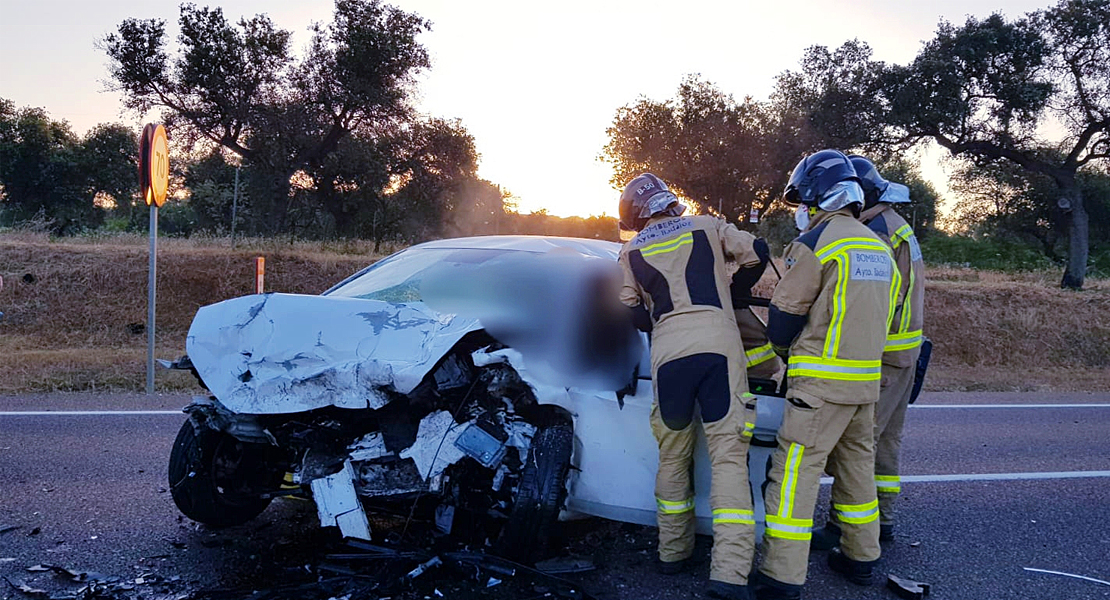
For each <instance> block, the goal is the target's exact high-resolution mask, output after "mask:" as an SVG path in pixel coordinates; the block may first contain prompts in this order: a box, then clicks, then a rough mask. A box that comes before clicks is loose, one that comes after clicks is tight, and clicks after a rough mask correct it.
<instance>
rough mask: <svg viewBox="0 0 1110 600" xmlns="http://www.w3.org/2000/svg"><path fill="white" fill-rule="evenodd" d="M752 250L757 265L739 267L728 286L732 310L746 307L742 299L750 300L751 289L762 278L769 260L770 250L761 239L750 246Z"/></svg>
mask: <svg viewBox="0 0 1110 600" xmlns="http://www.w3.org/2000/svg"><path fill="white" fill-rule="evenodd" d="M752 249H753V250H755V255H756V256H757V257H758V258H759V263H758V264H756V265H753V266H750V267H740V268H739V269H737V270H736V272H735V273H733V274H732V284H731V285H729V292H730V295H731V296H732V307H733V308H747V307H748V304H747V302H744V301H743V299H744V298H751V296H752V288H753V287H755V284H757V283H759V279H760V278H761V277H763V272H764V271H766V270H767V262H768V261H769V260H770V259H771V249H770V248H768V247H767V242H766V241H764V240H763V238H759V239H757V240H756V241H755V243H753V244H752Z"/></svg>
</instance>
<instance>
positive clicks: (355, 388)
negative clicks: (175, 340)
mask: <svg viewBox="0 0 1110 600" xmlns="http://www.w3.org/2000/svg"><path fill="white" fill-rule="evenodd" d="M477 329H481V324H480V323H478V321H477V320H474V319H462V318H458V317H455V316H454V315H441V314H439V313H435V312H432V311H431V310H429V309H428V308H427V307H425V306H424V305H423V304H420V303H413V304H390V303H388V302H380V301H377V300H360V299H356V298H338V297H328V296H308V295H299V294H263V295H253V296H243V297H241V298H233V299H231V300H225V301H223V302H220V303H217V304H212V305H209V306H205V307H203V308H201V309H200V310H199V311H197V315H196V317H195V318H194V319H193V324H192V326H190V327H189V336H188V338H186V342H185V348H186V352H187V353H188V355H189V358H190V359H192V361H193V365H194V366H195V367H196V369H197V372H198V373H200V375H201V377H202V378H203V379H204V383H205V384H206V385H207V386H208V389H209V390H211V392H212V394H213V395H215V396H216V397H217V398H219V400H220V402H221V403H222V404H223V405H224V406H225V407H227V408H228V409H230V410H231V411H233V412H236V413H244V414H284V413H297V412H304V411H309V410H313V409H317V408H322V407H325V406H338V407H340V408H381V407H382V406H385V404H386V403H388V402H389V398H388V397H387V396H386V395H384V394H383V393H382V392H381V391H379V390H380V389H381V388H388V389H391V390H393V391H395V392H398V393H401V394H406V393H408V392H411V391H412V389H413V388H415V387H416V386H417V384H419V383H420V380H421V379H423V378H424V376H425V375H427V374H428V371H429V370H431V369H432V367H433V366H435V364H436V362H437V361H439V359H440V358H442V357H443V355H444V354H446V353H447V352H448V351H449V350H450V349H451V347H452V346H454V345H455V343H456V342H458V341H459V340H460V339H462V337H463V336H464V335H466V334H467V333H468V332H471V331H474V330H477ZM247 373H249V375H247Z"/></svg>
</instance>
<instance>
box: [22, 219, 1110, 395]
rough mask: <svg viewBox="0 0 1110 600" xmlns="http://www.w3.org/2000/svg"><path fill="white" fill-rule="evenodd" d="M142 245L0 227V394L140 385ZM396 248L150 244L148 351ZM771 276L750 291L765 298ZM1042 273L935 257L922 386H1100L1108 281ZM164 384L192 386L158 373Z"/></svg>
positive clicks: (1107, 354) (1104, 382)
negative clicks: (152, 338) (218, 306)
mask: <svg viewBox="0 0 1110 600" xmlns="http://www.w3.org/2000/svg"><path fill="white" fill-rule="evenodd" d="M146 244H147V241H146V239H145V238H144V237H142V236H140V235H135V234H115V235H98V236H76V237H66V238H52V237H51V236H49V235H48V234H45V233H33V232H11V231H8V232H4V233H0V277H3V279H4V287H3V289H2V290H0V312H3V313H4V318H3V320H0V357H2V359H0V394H3V393H15V392H29V391H39V392H49V391H91V390H121V391H125V390H131V391H134V390H141V389H142V388H143V386H144V385H145V361H146V332H145V321H146V279H147V275H146V265H147V245H146ZM398 248H399V247H393V246H390V247H383V248H381V249H380V251H381V252H380V253H375V252H374V243H373V242H370V241H344V242H334V241H298V242H295V243H292V244H290V243H289V242H288V240H277V239H273V238H246V239H241V240H239V243H238V246H237V247H236V248H231V243H230V240H229V239H228V238H215V237H200V236H195V237H193V238H189V239H184V238H167V239H164V240H161V242H160V244H159V257H158V272H159V278H158V315H157V329H156V332H157V342H156V346H157V352H156V356H157V357H159V358H167V359H173V358H177V357H178V356H180V355H181V354H182V353H183V352H184V350H185V337H186V333H187V332H188V329H189V325H190V323H191V322H192V318H193V315H194V314H195V313H196V310H197V309H198V308H200V307H201V306H204V305H206V304H211V303H214V302H219V301H221V300H226V299H228V298H234V297H237V296H243V295H246V294H250V293H253V291H254V262H253V261H254V257H255V256H265V257H266V278H265V279H266V290H267V291H276V292H286V293H299V294H318V293H320V292H322V291H324V290H326V289H327V288H329V287H331V285H333V284H334V283H336V282H338V281H340V280H341V279H343V278H344V277H346V276H347V275H349V274H351V273H353V272H355V271H357V270H358V269H361V268H362V267H364V266H366V265H368V264H371V263H373V262H374V261H376V260H377V259H379V258H381V257H382V256H383V253H388V252H392V251H393V250H395V249H398ZM774 277H775V276H774V274H773V273H768V274H767V276H766V277H765V279H764V281H763V282H762V283H761V285H760V286H759V287H758V288H757V292H759V293H762V294H764V295H766V294H769V293H770V290H771V289H772V286H773V282H774ZM1055 279H1056V276H1055V275H1054V273H1053V271H1051V270H1038V269H1027V270H1021V271H1011V272H1003V271H991V270H981V269H972V268H967V267H953V266H933V267H930V269H929V286H928V288H927V294H926V303H927V306H926V309H927V311H928V313H927V314H928V317H927V320H926V326H925V333H926V335H928V336H929V337H931V338H932V339H933V341H934V343H935V344H936V350H935V354H934V364H933V367H932V369H931V370H930V375H929V379H928V381H927V384H926V385H927V389H931V390H1097V389H1107V388H1110V281H1108V280H1106V279H1092V280H1091V281H1089V282H1088V285H1087V286H1086V289H1085V290H1084V291H1083V292H1078V293H1077V292H1073V291H1068V290H1062V289H1060V288H1059V287H1058V285H1056V281H1055ZM157 387H158V389H159V390H161V391H187V390H192V391H197V392H198V393H199V392H200V391H201V390H200V388H198V387H197V386H196V384H195V382H194V380H193V378H192V376H191V375H189V374H187V373H183V372H169V371H164V370H159V372H158V375H157Z"/></svg>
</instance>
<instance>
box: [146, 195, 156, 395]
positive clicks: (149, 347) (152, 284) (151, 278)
mask: <svg viewBox="0 0 1110 600" xmlns="http://www.w3.org/2000/svg"><path fill="white" fill-rule="evenodd" d="M146 286H147V298H146V393H147V395H148V396H151V395H153V394H154V307H155V296H156V292H157V286H158V205H157V204H151V205H150V268H149V272H148V274H147V282H146Z"/></svg>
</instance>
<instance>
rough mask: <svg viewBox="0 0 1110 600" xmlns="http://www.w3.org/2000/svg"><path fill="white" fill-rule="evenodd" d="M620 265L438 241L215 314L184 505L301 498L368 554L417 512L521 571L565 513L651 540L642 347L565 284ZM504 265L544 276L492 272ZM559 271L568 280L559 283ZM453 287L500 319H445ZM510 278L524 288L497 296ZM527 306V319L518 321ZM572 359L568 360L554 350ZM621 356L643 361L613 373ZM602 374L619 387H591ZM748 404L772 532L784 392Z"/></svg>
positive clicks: (501, 242)
mask: <svg viewBox="0 0 1110 600" xmlns="http://www.w3.org/2000/svg"><path fill="white" fill-rule="evenodd" d="M619 250H620V246H619V244H616V243H611V242H603V241H596V240H583V239H571V238H556V237H531V236H490V237H474V238H463V239H450V240H440V241H435V242H429V243H425V244H420V245H417V246H413V247H411V248H408V249H406V250H403V251H401V252H398V253H396V254H394V255H392V256H390V257H388V258H385V259H383V260H380V261H378V262H377V263H375V264H373V265H371V266H370V267H368V268H366V269H364V270H363V271H361V272H359V273H356V274H355V275H352V276H351V277H349V278H347V279H346V280H344V281H343V282H341V283H339V284H338V285H336V286H335V287H333V288H331V289H330V290H328V291H326V292H324V293H323V294H322V295H320V296H308V295H293V294H277V293H274V294H264V295H253V296H245V297H242V298H235V299H232V300H227V301H224V302H220V303H218V304H214V305H211V306H206V307H204V308H201V309H200V310H199V311H198V312H197V315H196V317H195V319H194V321H193V324H192V327H191V328H190V330H189V335H188V340H187V356H186V357H183V359H181V360H179V361H178V362H177V363H175V365H174V366H177V367H178V368H190V369H192V370H193V371H194V373H195V374H196V375H197V377H198V378H199V379H200V381H201V383H202V384H203V385H204V386H205V387H206V388H207V389H208V390H209V391H210V392H211V394H210V395H208V396H198V397H196V398H195V399H194V401H193V402H192V403H191V404H190V405H189V406H188V407H186V409H185V412H186V413H187V414H188V415H189V420H188V422H186V423H185V424H184V425H183V427H182V428H181V431H180V433H179V434H178V437H177V439H176V441H175V442H174V445H173V450H172V454H171V456H170V465H169V480H170V486H171V491H172V494H173V498H174V501H175V502H176V504H177V506H178V507H179V508H180V510H181V511H182V512H183V513H184V514H185V515H186V516H188V517H189V518H191V519H194V520H196V521H199V522H202V523H206V524H209V525H213V526H230V525H235V524H239V523H242V522H245V521H247V520H249V519H252V518H254V517H255V516H257V515H258V514H259V513H260V512H262V511H263V510H264V509H265V508H266V506H267V505H268V504H269V502H270V501H271V499H272V498H274V497H278V496H285V495H290V494H296V493H302V494H304V495H306V496H307V495H310V496H311V497H312V498H313V499H314V500H315V502H316V506H317V508H318V512H319V517H320V521H321V524H322V525H324V526H337V527H339V528H340V530H341V532H342V534H343V535H344V536H348V537H355V538H363V539H370V538H371V537H372V532H371V531H370V527H369V524H368V520H367V517H366V508H367V507H372V506H375V505H387V504H389V503H391V502H397V501H403V502H405V503H406V507H407V506H408V505H409V504H410V503H412V502H414V501H416V499H419V500H420V502H421V504H422V506H423V507H424V508H425V509H427V508H428V505H429V504H430V505H432V508H431V509H430V510H431V511H432V512H433V514H434V515H435V520H436V523H437V525H438V526H439V527H440V528H441V529H443V530H444V531H450V530H451V529H452V528H453V526H457V525H458V523H459V521H460V516H465V517H466V518H467V519H470V520H473V519H475V518H477V519H481V520H485V521H492V522H494V524H495V526H496V527H497V528H498V529H499V531H500V533H499V534H494V535H493V537H492V539H491V541H492V542H493V543H494V544H495V546H496V548H497V550H498V551H499V552H501V553H502V554H503V555H505V556H507V557H510V558H514V559H517V560H521V561H525V562H531V561H535V560H537V559H539V558H541V557H542V555H543V553H544V552H545V545H546V543H547V540H548V537H549V535H550V533H551V531H552V527H553V526H554V525H555V523H556V521H557V520H558V517H559V515H560V513H561V512H562V513H563V514H564V515H573V514H576V513H577V514H584V515H594V516H598V517H604V518H608V519H614V520H618V521H625V522H632V523H640V524H645V525H654V524H655V514H656V512H655V511H656V508H655V500H654V493H653V490H654V482H655V471H656V465H657V460H658V452H657V447H656V444H655V440H654V438H653V437H652V434H651V427H650V425H649V422H648V415H649V412H650V408H651V404H652V382H651V380H650V360H649V350H648V343H647V337H646V336H644V335H643V334H639V333H637V332H635V331H633V330H632V329H630V328H628V329H627V330H624V329H620V328H621V327H628V326H627V325H623V322H620V323H622V324H617V325H614V324H613V323H615V322H612V323H609V324H607V325H606V324H604V323H602V324H600V325H598V324H597V323H595V321H594V320H593V317H594V316H595V315H594V314H593V313H595V312H596V311H598V310H599V309H598V308H597V306H598V303H597V302H596V298H591V293H590V291H589V285H588V283H587V284H586V285H585V286H584V287H582V289H580V290H577V291H570V292H568V291H567V290H568V288H571V287H574V286H568V285H566V281H565V280H561V279H560V277H563V278H564V279H565V277H566V275H567V273H571V274H572V275H571V276H572V277H574V275H573V274H574V273H583V272H588V271H589V269H582V268H581V266H580V265H582V264H586V265H603V266H605V267H606V268H612V267H614V266H615V262H616V258H617V254H618V252H619ZM545 257H551V258H550V260H554V261H555V262H554V263H548V262H544V261H543V260H544V259H545ZM568 260H569V261H570V263H567V262H566V261H568ZM559 261H562V262H561V263H560V262H559ZM576 261H577V262H576ZM506 264H516V265H517V267H518V268H520V267H521V265H523V269H525V270H526V271H527V273H528V275H529V276H524V277H510V278H506V277H504V276H502V275H503V274H504V271H498V270H496V269H494V270H492V271H491V270H489V269H490V268H493V267H494V266H496V265H506ZM549 264H562V265H563V266H566V265H567V264H570V265H571V266H572V269H571V270H566V269H564V270H562V271H559V269H558V268H557V267H555V268H553V271H552V272H551V273H546V272H544V269H545V268H547V266H548V265H549ZM482 269H485V270H484V271H483V270H482ZM520 272H521V271H519V270H518V271H517V273H520ZM481 273H486V274H487V275H489V274H490V273H494V274H495V277H500V279H496V280H495V279H489V278H488V277H487V279H485V280H483V279H482V277H481V276H480V274H481ZM444 274H447V275H448V280H450V278H451V277H454V278H455V281H456V282H458V281H468V282H479V283H478V284H477V285H478V287H480V288H481V290H479V295H481V292H485V293H486V298H485V300H489V299H490V295H493V296H494V304H498V300H500V304H499V308H498V311H500V312H498V311H493V312H491V311H489V310H487V311H486V312H484V313H483V312H482V310H480V309H476V310H474V311H468V310H466V308H467V306H462V305H465V304H466V303H465V302H463V303H462V304H461V305H459V303H456V305H459V306H462V309H461V310H459V311H458V312H444V310H443V308H442V307H443V305H444V303H443V302H439V303H438V304H437V303H433V304H435V305H436V306H437V308H439V310H433V309H432V308H431V307H430V306H429V302H428V299H427V298H425V297H424V296H425V295H426V294H427V293H429V292H428V289H429V285H428V281H427V280H429V279H435V277H433V275H436V276H442V275H444ZM497 274H501V275H497ZM506 279H512V281H510V282H508V283H509V284H510V287H509V288H507V289H503V288H501V287H499V284H498V283H497V282H498V281H501V282H505V281H506ZM440 280H442V277H441V278H440ZM513 283H517V284H519V285H518V286H517V287H516V288H513V287H512V284H513ZM583 290H584V291H583ZM472 291H473V290H472ZM564 292H565V293H564ZM579 292H581V293H579ZM595 295H596V294H595ZM471 304H473V303H471ZM602 304H604V303H602ZM447 305H450V303H447ZM518 305H520V306H529V305H530V306H531V308H524V309H521V311H519V314H508V315H506V312H508V313H514V312H518V311H515V308H514V307H516V306H518ZM556 305H557V306H556ZM536 307H540V309H542V312H543V314H542V317H543V318H540V319H537V315H536V314H535V312H536ZM470 308H473V306H470ZM495 322H496V323H495ZM570 322H575V323H578V324H579V325H581V324H583V323H586V324H588V325H586V326H585V327H586V329H587V330H588V331H587V337H588V336H590V335H593V336H594V339H593V340H592V341H590V343H591V344H593V346H592V347H593V348H594V352H593V354H591V352H590V351H589V350H588V349H586V350H583V346H582V344H581V343H580V340H579V341H574V340H571V341H568V339H569V338H566V337H565V336H564V337H560V334H559V333H558V331H559V330H560V328H562V329H566V328H569V329H575V327H573V326H570V325H569V323H570ZM522 323H523V325H521V324H522ZM614 327H616V328H617V329H620V330H619V331H616V330H614ZM578 329H579V330H581V329H582V327H579V328H578ZM502 331H505V332H508V333H505V334H504V335H502V333H501V332H502ZM491 332H492V333H491ZM495 333H496V334H497V335H496V336H495V335H494V334H495ZM516 340H519V344H518V343H517V342H516ZM598 343H600V344H601V349H600V350H598V349H597V348H598ZM576 344H577V345H576ZM558 346H561V347H562V348H563V350H564V351H563V352H561V353H559V352H557V353H555V355H552V354H551V353H547V354H545V351H546V350H549V349H550V348H551V347H558ZM579 350H582V351H581V352H579ZM622 353H623V354H624V355H629V354H631V355H632V360H631V361H628V360H627V359H619V358H617V359H614V360H612V361H610V360H608V358H609V357H610V356H611V355H612V356H618V355H621V354H622ZM559 356H562V357H563V358H559ZM567 356H570V357H571V358H570V359H567V358H566V357H567ZM575 359H581V360H575ZM622 360H623V362H622ZM571 363H577V364H571ZM598 365H601V367H602V368H603V370H607V371H609V372H610V373H611V372H612V371H613V370H614V369H618V370H619V377H620V378H621V379H622V380H621V381H617V382H616V384H615V385H614V384H613V381H612V377H610V378H609V380H608V381H606V378H605V377H602V376H596V375H598V374H597V373H596V372H591V369H592V368H594V367H597V366H598ZM626 367H627V368H626ZM567 373H570V374H571V375H570V376H569V380H568V379H567V377H568V376H567V375H566V374H567ZM561 377H562V378H561ZM576 384H577V385H576ZM753 391H755V392H756V393H757V395H758V396H759V400H758V413H759V415H758V422H757V424H756V433H755V441H754V442H753V446H752V454H751V458H750V460H749V465H750V469H749V471H750V473H751V484H752V489H753V491H754V494H753V498H754V499H755V500H756V510H757V522H761V521H762V518H761V517H762V501H761V500H762V484H763V482H764V480H765V475H766V471H767V467H768V465H769V456H770V453H771V451H772V449H773V447H774V436H775V431H776V430H777V428H778V424H779V422H780V421H781V416H782V399H781V398H780V397H778V396H777V395H776V394H775V385H774V382H758V383H757V384H755V385H753ZM697 452H698V456H697V457H696V458H695V464H696V465H697V466H696V473H695V487H696V492H697V500H696V514H697V516H698V529H699V531H700V532H703V533H710V532H711V519H710V515H711V511H710V507H709V495H708V491H709V483H710V475H709V468H708V466H709V460H708V455H707V453H706V448H705V443H704V440H701V441H700V443H699V445H698V450H697ZM494 530H495V531H496V530H497V529H494Z"/></svg>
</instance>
